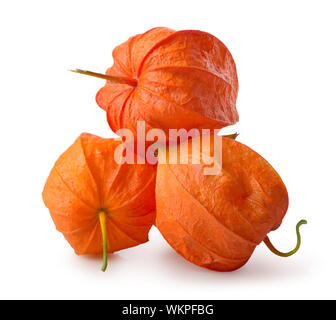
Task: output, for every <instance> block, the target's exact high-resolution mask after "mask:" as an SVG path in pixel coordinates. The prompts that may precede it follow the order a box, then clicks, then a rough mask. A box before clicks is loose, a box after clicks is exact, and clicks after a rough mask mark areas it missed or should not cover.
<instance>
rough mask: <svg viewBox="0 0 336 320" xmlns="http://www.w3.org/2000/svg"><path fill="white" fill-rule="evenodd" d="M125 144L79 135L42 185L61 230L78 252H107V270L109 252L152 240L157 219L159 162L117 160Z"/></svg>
mask: <svg viewBox="0 0 336 320" xmlns="http://www.w3.org/2000/svg"><path fill="white" fill-rule="evenodd" d="M121 144H122V143H121V141H118V140H115V139H103V138H100V137H97V136H94V135H91V134H87V133H84V134H81V136H80V137H79V138H77V140H76V141H75V142H74V144H73V145H72V146H71V147H70V148H69V149H67V150H66V151H65V152H64V153H63V154H62V155H61V156H60V157H59V159H58V160H57V161H56V163H55V166H54V167H53V169H52V170H51V172H50V175H49V177H48V179H47V182H46V184H45V187H44V190H43V200H44V203H45V205H46V206H47V207H48V208H49V211H50V215H51V217H52V219H53V221H54V223H55V226H56V228H57V230H58V231H60V232H62V233H63V235H64V237H65V239H66V240H67V241H68V242H69V244H70V245H71V246H72V247H73V249H74V250H75V252H76V254H78V255H82V254H100V253H103V254H104V264H103V268H102V269H103V270H105V269H106V265H107V253H112V252H115V251H118V250H121V249H125V248H129V247H133V246H136V245H138V244H141V243H144V242H146V241H148V232H149V230H150V228H151V226H152V225H153V223H154V219H155V196H154V193H155V176H156V167H154V166H151V165H148V164H143V165H141V164H139V165H138V164H126V163H125V164H119V163H120V162H119V160H118V159H119V158H118V157H119V156H120V157H121V156H122V152H119V153H118V152H117V153H116V149H117V148H118V147H121V146H122V145H121ZM115 154H117V156H115ZM118 154H119V156H118ZM115 157H116V159H117V160H116V159H115Z"/></svg>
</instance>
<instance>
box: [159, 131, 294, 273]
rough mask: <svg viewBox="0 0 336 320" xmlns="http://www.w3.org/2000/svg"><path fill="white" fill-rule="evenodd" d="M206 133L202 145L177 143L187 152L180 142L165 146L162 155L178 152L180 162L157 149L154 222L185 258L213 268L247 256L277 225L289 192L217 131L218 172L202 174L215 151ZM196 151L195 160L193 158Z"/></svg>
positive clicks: (255, 157) (232, 265)
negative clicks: (170, 146) (218, 150)
mask: <svg viewBox="0 0 336 320" xmlns="http://www.w3.org/2000/svg"><path fill="white" fill-rule="evenodd" d="M210 138H211V139H210V140H207V141H204V139H203V143H202V148H201V149H200V148H198V147H194V148H192V143H193V141H194V142H196V141H197V138H194V139H193V140H189V142H187V143H184V144H182V145H181V146H180V147H181V148H182V147H183V148H185V147H186V146H187V147H188V151H187V152H186V151H185V149H184V151H183V152H182V151H180V149H179V148H180V147H178V148H175V149H173V150H170V151H169V152H168V151H167V158H168V157H169V156H177V159H180V158H179V157H180V155H182V158H181V159H182V160H183V161H184V164H183V161H182V160H181V161H178V162H177V163H176V164H172V163H164V160H165V157H164V156H162V155H163V153H162V152H161V153H159V164H158V170H157V182H156V206H157V219H156V225H157V227H158V229H159V230H160V232H161V233H162V235H163V236H164V238H165V239H166V240H167V242H168V243H169V244H170V245H171V246H172V247H173V248H174V249H175V250H176V251H177V252H178V253H179V254H180V255H182V256H183V257H184V258H185V259H187V260H189V261H190V262H192V263H194V264H196V265H199V266H201V267H205V268H209V269H212V270H217V271H232V270H235V269H238V268H239V267H241V266H243V265H244V264H245V263H246V262H247V261H248V259H249V258H250V256H251V255H252V253H253V251H254V249H255V247H256V246H257V245H258V244H259V243H260V242H261V241H262V240H263V239H265V237H266V235H267V233H268V232H270V231H272V230H275V229H277V228H278V227H279V225H280V224H281V221H282V219H283V217H284V215H285V213H286V211H287V208H288V194H287V190H286V187H285V185H284V183H283V182H282V180H281V178H280V176H279V175H278V174H277V173H276V171H275V170H274V169H273V168H272V167H271V165H270V164H269V163H268V162H267V161H266V160H264V159H263V158H262V157H261V156H260V155H259V154H258V153H256V152H255V151H253V150H252V149H250V148H249V147H247V146H245V145H244V144H242V143H239V142H237V141H235V140H232V139H229V138H224V137H218V139H222V148H221V154H222V160H220V158H219V157H218V156H217V157H215V163H216V167H217V168H219V169H218V174H217V175H205V174H204V169H206V168H209V167H211V166H212V165H211V161H210V160H211V158H210V156H211V155H214V140H213V139H214V137H213V136H212V137H210ZM181 150H182V149H181ZM192 150H194V151H192ZM218 154H220V153H219V152H218ZM197 157H198V158H200V163H199V164H192V159H193V161H195V158H197ZM202 157H203V159H202ZM185 163H187V164H185ZM172 199H173V200H172Z"/></svg>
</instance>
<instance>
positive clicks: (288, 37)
mask: <svg viewBox="0 0 336 320" xmlns="http://www.w3.org/2000/svg"><path fill="white" fill-rule="evenodd" d="M335 13H336V5H335V2H334V1H284V0H283V1H237V0H235V1H223V0H221V1H211V0H207V1H196V0H193V1H181V0H177V1H174V0H170V1H158V0H155V1H98V0H97V1H83V0H82V1H53V2H52V1H33V0H31V1H2V2H1V4H0V30H1V38H0V45H1V48H0V85H1V86H0V88H1V89H0V90H1V93H0V103H1V109H0V110H1V111H0V112H1V117H0V130H1V157H0V170H1V175H0V187H1V190H0V191H1V192H0V195H1V213H0V214H1V220H0V221H1V222H0V298H32V299H35V298H63V299H67V298H93V299H96V298H97V299H98V298H103V299H105V298H106V299H154V298H157V299H161V298H167V299H169V298H175V299H237V298H241V299H248V298H256V299H258V298H270V299H272V298H280V299H294V298H296V299H299V298H336V294H335V285H336V273H335V270H336V250H335V242H336V241H335V236H336V232H335V231H334V230H335V227H336V209H335V198H336V183H335V182H336V180H335V179H336V175H335V165H336V161H335V160H336V159H335V143H336V135H335V120H336V111H335V110H336V98H335V85H336V81H335V79H336V68H335V67H336V41H335V32H336V22H335ZM155 26H167V27H170V28H173V29H177V30H179V29H200V30H204V31H207V32H210V33H212V34H214V35H216V36H217V37H218V38H219V39H221V40H222V41H223V42H224V43H225V44H226V45H227V46H228V48H229V49H230V51H231V53H232V54H233V56H234V58H235V61H236V64H237V68H238V75H239V82H240V92H239V98H238V103H237V107H238V111H239V113H240V122H239V124H238V125H236V126H235V127H231V128H226V130H225V132H233V131H236V130H238V131H239V132H240V136H239V139H238V140H239V141H241V142H243V143H245V144H247V145H249V146H250V147H252V148H254V149H255V150H256V151H257V152H259V153H260V154H261V155H263V156H264V157H265V158H266V159H267V160H268V161H269V162H270V163H271V164H272V165H273V166H274V167H275V168H276V170H277V171H278V172H279V173H280V175H281V176H282V178H283V180H284V182H285V183H286V185H287V188H288V192H289V196H290V207H289V211H288V213H287V216H286V217H285V219H284V222H283V224H282V226H281V227H280V228H279V229H278V230H277V231H276V232H273V233H271V234H270V238H271V239H272V241H273V242H274V243H275V245H276V246H277V247H278V248H279V249H280V250H283V251H286V250H290V249H292V247H293V246H294V245H295V241H296V238H295V224H296V222H297V221H298V220H300V219H301V218H306V219H307V220H308V225H306V226H303V227H302V241H303V242H302V247H301V249H300V251H299V253H297V254H296V255H295V256H293V257H290V258H287V259H284V258H280V257H277V256H274V255H272V254H271V253H270V252H269V251H268V250H267V248H266V247H265V246H264V245H263V244H261V245H260V246H259V247H258V248H257V249H256V251H255V253H254V255H253V256H252V258H251V259H250V261H249V262H248V264H247V265H245V266H244V267H243V268H242V269H240V270H238V271H235V272H233V273H217V272H213V271H208V270H205V269H201V268H199V267H196V266H194V265H192V264H190V263H188V262H186V261H184V260H183V259H182V258H181V257H179V256H178V255H177V254H175V252H174V251H173V250H172V249H170V247H169V246H168V245H167V243H166V242H165V241H164V240H163V238H162V237H161V236H160V234H159V232H158V231H157V230H156V229H154V228H153V229H152V231H151V233H150V242H148V243H147V244H144V245H141V246H139V247H136V248H132V249H129V250H125V251H123V252H120V253H117V254H114V255H112V256H110V258H109V267H108V270H107V272H106V273H102V272H101V271H100V267H101V257H97V258H96V257H78V256H76V255H75V254H74V253H73V251H72V249H71V248H70V246H69V245H68V244H67V242H66V241H65V240H64V238H63V236H62V235H61V234H60V233H58V232H57V231H56V230H55V227H54V225H53V222H52V220H51V218H50V216H49V213H48V210H47V209H46V208H45V207H44V205H43V202H42V197H41V192H42V189H43V185H44V182H45V180H46V178H47V176H48V174H49V171H50V169H51V168H52V166H53V163H54V161H55V160H56V159H57V157H58V156H59V155H60V154H61V153H62V152H63V151H64V150H65V149H66V148H67V147H68V146H69V145H70V144H71V143H72V142H73V141H74V140H75V138H76V137H77V136H78V135H79V134H80V133H81V132H83V131H86V132H91V133H94V134H97V135H100V136H103V137H111V136H112V135H113V134H112V132H111V131H110V129H109V127H108V125H107V123H106V121H105V113H104V111H102V110H101V109H100V108H98V106H97V105H96V103H95V99H94V98H95V93H96V91H97V90H98V89H99V88H100V87H101V86H102V85H103V84H104V81H102V80H99V79H94V78H89V77H84V76H81V75H76V74H73V73H70V72H68V71H67V69H69V68H84V69H89V70H94V71H97V72H104V71H105V69H106V68H107V67H108V66H110V65H112V58H111V52H112V49H113V48H114V47H115V46H116V45H118V44H120V43H121V42H123V41H125V40H127V39H128V37H130V36H132V35H134V34H136V33H142V32H144V31H146V30H147V29H149V28H152V27H155Z"/></svg>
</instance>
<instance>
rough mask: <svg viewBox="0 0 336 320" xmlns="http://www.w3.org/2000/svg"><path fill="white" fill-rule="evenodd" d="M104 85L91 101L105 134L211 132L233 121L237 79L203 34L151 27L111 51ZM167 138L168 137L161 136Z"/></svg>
mask: <svg viewBox="0 0 336 320" xmlns="http://www.w3.org/2000/svg"><path fill="white" fill-rule="evenodd" d="M113 60H114V64H113V66H112V67H111V68H109V69H108V70H107V71H106V74H107V75H110V76H115V77H124V78H128V79H132V80H133V81H134V83H135V84H134V85H128V84H118V83H112V82H110V81H107V82H106V84H105V86H104V87H103V88H101V89H100V90H99V91H98V93H97V96H96V101H97V103H98V105H99V106H100V107H101V108H102V109H104V110H105V111H106V113H107V120H108V123H109V125H110V127H111V129H112V130H113V131H114V132H116V131H117V130H118V129H121V128H123V129H130V130H131V131H132V132H133V133H134V135H135V136H136V128H137V121H138V120H143V121H145V122H146V129H147V130H149V129H152V128H158V129H163V130H164V131H165V132H166V134H167V132H168V129H180V128H184V129H187V130H189V129H192V128H196V129H202V128H207V129H216V128H222V127H225V126H228V125H232V124H234V123H236V122H237V121H238V113H237V110H236V99H237V94H238V79H237V72H236V66H235V63H234V60H233V58H232V55H231V53H230V52H229V50H228V49H227V47H226V46H225V45H224V44H223V43H222V42H221V41H220V40H218V39H217V38H216V37H214V36H212V35H211V34H209V33H206V32H202V31H197V30H184V31H174V30H171V29H168V28H163V27H160V28H154V29H151V30H149V31H147V32H145V33H143V34H139V35H136V36H134V37H131V38H130V39H129V40H128V41H126V42H124V43H123V44H121V45H120V46H118V47H116V48H115V49H114V50H113ZM167 137H168V135H167Z"/></svg>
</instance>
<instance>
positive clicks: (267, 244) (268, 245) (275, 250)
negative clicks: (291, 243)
mask: <svg viewBox="0 0 336 320" xmlns="http://www.w3.org/2000/svg"><path fill="white" fill-rule="evenodd" d="M303 224H307V221H306V220H300V221H299V222H298V223H297V225H296V237H297V242H296V247H295V248H294V249H293V250H292V251H289V252H280V251H279V250H277V249H275V248H274V246H273V244H272V243H271V241H270V239H269V238H268V237H266V238H265V239H264V243H265V244H266V246H267V247H268V249H270V250H271V251H272V252H273V253H274V254H276V255H278V256H280V257H289V256H291V255H293V254H294V253H296V252H297V251H298V250H299V248H300V245H301V235H300V230H299V229H300V226H301V225H303Z"/></svg>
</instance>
